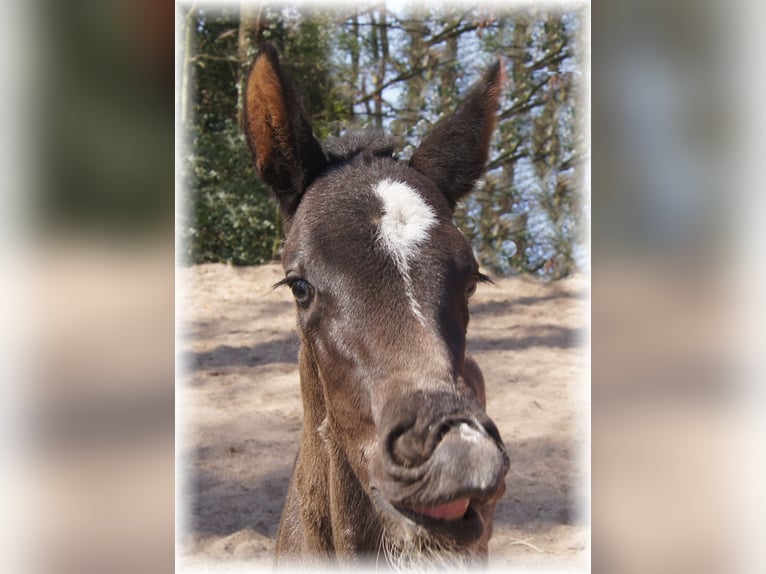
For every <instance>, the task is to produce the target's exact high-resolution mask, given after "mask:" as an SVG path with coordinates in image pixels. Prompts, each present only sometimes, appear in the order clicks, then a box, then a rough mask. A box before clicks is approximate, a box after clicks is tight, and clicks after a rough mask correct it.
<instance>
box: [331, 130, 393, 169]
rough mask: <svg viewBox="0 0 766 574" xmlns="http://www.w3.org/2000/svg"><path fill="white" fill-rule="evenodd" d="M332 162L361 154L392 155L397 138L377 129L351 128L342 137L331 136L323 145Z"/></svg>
mask: <svg viewBox="0 0 766 574" xmlns="http://www.w3.org/2000/svg"><path fill="white" fill-rule="evenodd" d="M322 147H323V148H324V151H325V154H326V155H327V159H328V160H329V162H330V163H336V162H345V161H348V160H351V159H353V158H354V157H356V156H357V155H360V154H364V153H367V154H371V155H373V156H376V157H392V156H393V155H394V151H395V150H396V148H397V147H398V143H397V140H396V138H394V137H392V136H389V135H387V134H385V133H383V132H382V131H380V130H377V129H364V130H349V131H347V132H346V133H345V134H344V135H342V136H340V137H334V136H330V137H328V138H327V139H325V140H324V144H323V146H322Z"/></svg>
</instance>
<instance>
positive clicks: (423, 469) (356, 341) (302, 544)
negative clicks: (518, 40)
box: [246, 44, 508, 567]
mask: <svg viewBox="0 0 766 574" xmlns="http://www.w3.org/2000/svg"><path fill="white" fill-rule="evenodd" d="M503 77H504V74H503V70H502V67H501V65H500V63H499V62H496V63H495V64H493V65H492V66H491V67H490V68H489V70H488V71H487V72H486V74H485V75H484V77H483V79H482V80H481V81H480V82H479V83H478V84H477V85H476V86H475V87H474V88H473V89H472V91H471V92H470V94H469V95H468V96H467V98H466V99H465V101H464V102H463V104H462V105H461V106H460V107H459V108H458V109H457V111H456V112H455V113H454V114H453V115H452V116H451V117H449V118H447V119H444V120H442V121H441V122H439V123H438V124H436V126H434V128H433V130H432V131H431V133H430V135H429V136H428V137H426V138H425V139H424V141H423V142H422V143H421V144H420V147H419V148H418V149H417V150H416V151H415V152H414V154H413V155H412V159H411V160H410V161H409V162H403V161H399V160H397V159H396V158H395V157H394V155H393V146H392V144H391V142H390V141H389V140H388V139H387V138H385V137H383V136H381V135H380V134H378V133H365V132H361V133H357V134H355V135H351V136H346V137H344V138H340V139H336V140H333V141H330V142H326V143H325V146H324V147H323V146H322V145H320V143H319V142H318V141H317V140H316V139H315V138H314V136H313V133H312V129H311V125H310V124H309V121H308V118H307V117H306V114H305V112H304V111H303V108H302V106H301V103H300V99H299V97H298V94H297V93H296V92H295V91H294V89H293V88H292V85H291V82H290V81H289V79H288V78H287V77H286V75H285V73H284V71H283V70H282V68H281V67H280V64H279V60H278V55H277V52H276V49H275V48H274V47H273V46H271V45H270V44H266V45H264V46H263V47H262V49H261V51H260V53H259V54H258V56H257V58H256V60H255V62H254V64H253V67H252V70H251V72H250V76H249V78H248V81H247V88H246V123H247V138H248V141H249V144H250V148H251V150H252V152H253V155H254V158H255V164H256V167H257V171H258V174H259V176H260V177H261V178H262V179H263V180H264V181H265V182H266V183H267V184H268V185H269V186H270V187H271V189H272V190H273V191H274V194H275V195H276V198H277V200H278V202H279V205H280V208H281V212H282V215H283V220H284V222H285V230H286V236H287V237H286V242H285V245H284V252H283V256H282V260H283V265H284V269H285V279H284V280H282V281H281V282H280V284H282V285H287V286H289V287H290V289H291V290H292V293H293V295H294V297H295V302H296V305H297V314H298V331H299V334H300V341H301V347H300V375H301V393H302V398H303V410H304V415H303V432H302V436H301V444H300V451H299V453H298V457H297V460H296V463H295V469H294V472H293V476H292V480H291V482H290V487H289V491H288V494H287V501H286V504H285V508H284V513H283V515H282V521H281V524H280V527H279V534H278V540H277V561H278V563H285V562H292V561H300V562H303V563H311V562H319V563H322V562H326V561H332V562H334V563H336V564H358V563H360V561H363V560H364V559H365V558H371V559H373V560H374V559H378V560H382V558H383V557H385V558H386V560H387V561H388V562H389V563H390V564H391V565H393V566H395V567H398V566H413V565H415V564H417V563H421V562H422V563H429V562H430V563H432V564H433V563H438V564H441V563H449V564H457V563H467V564H470V563H474V562H477V561H478V562H485V561H486V555H487V543H488V540H489V537H490V535H491V532H492V516H493V514H494V507H495V504H496V503H497V500H498V499H499V498H500V496H501V495H502V494H503V492H504V490H505V474H506V472H507V471H508V457H507V455H506V452H505V448H504V446H503V442H502V440H501V438H500V434H499V433H498V430H497V428H496V427H495V425H494V424H493V422H492V421H491V420H490V419H489V417H488V416H487V414H486V412H485V395H484V381H483V378H482V376H481V371H480V370H479V368H478V366H477V365H476V363H475V362H474V361H473V360H472V359H470V357H468V356H467V355H466V351H465V337H466V328H467V326H468V299H469V297H470V296H471V294H472V293H473V292H474V290H475V289H476V285H477V282H480V281H482V280H485V279H486V278H485V277H484V276H483V275H481V274H480V273H479V268H478V264H477V263H476V260H475V259H474V256H473V252H472V250H471V246H470V245H469V243H468V241H467V240H466V239H465V238H464V237H463V236H462V234H461V233H460V232H459V231H458V229H457V228H456V227H455V225H454V224H453V223H452V215H453V210H454V208H455V204H456V203H457V202H458V201H459V200H460V199H461V198H462V197H464V196H465V195H467V194H468V193H469V192H470V191H471V189H472V187H473V185H474V183H475V182H476V180H477V179H478V178H479V177H480V176H481V174H482V173H483V171H484V165H485V163H486V160H487V156H488V150H489V143H490V138H491V135H492V132H493V129H494V126H495V116H496V111H497V106H498V97H499V93H500V89H501V84H502V81H503Z"/></svg>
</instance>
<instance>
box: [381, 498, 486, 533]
mask: <svg viewBox="0 0 766 574" xmlns="http://www.w3.org/2000/svg"><path fill="white" fill-rule="evenodd" d="M371 494H372V496H371V498H372V501H373V503H374V505H375V507H376V508H377V509H378V512H379V513H380V514H381V517H382V518H383V522H384V524H385V526H386V530H387V531H388V532H389V534H393V535H394V537H395V538H399V539H402V540H405V539H413V538H420V539H423V538H432V539H438V540H440V541H444V542H449V543H450V544H452V545H454V546H460V547H468V546H470V545H472V544H473V543H475V542H476V541H478V540H479V539H480V538H481V536H482V534H484V529H485V524H484V520H483V519H482V514H481V512H480V508H481V506H482V505H483V504H485V503H483V502H481V501H479V500H476V499H471V498H467V497H463V498H457V499H455V500H452V501H449V502H444V503H439V504H426V505H419V506H404V505H401V504H396V505H395V504H393V503H391V502H390V501H388V500H387V499H386V498H385V497H384V496H383V494H382V493H381V492H380V491H379V490H378V489H376V488H374V487H373V488H372V489H371Z"/></svg>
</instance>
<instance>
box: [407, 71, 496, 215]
mask: <svg viewBox="0 0 766 574" xmlns="http://www.w3.org/2000/svg"><path fill="white" fill-rule="evenodd" d="M504 81H505V71H504V70H503V65H502V63H501V61H500V60H499V59H498V60H497V61H496V62H495V63H494V64H492V66H490V68H489V69H488V70H487V72H486V73H485V74H484V77H483V78H482V79H481V80H480V81H479V82H478V83H477V84H476V85H475V86H474V87H473V88H472V89H471V91H470V92H469V93H468V96H467V97H466V99H465V100H464V101H463V103H462V104H460V106H459V107H458V109H457V110H456V111H455V113H454V114H452V115H451V116H449V117H447V118H444V119H442V120H440V121H439V122H437V124H436V125H435V126H434V128H433V130H431V133H430V134H429V135H428V136H426V138H425V139H424V140H423V141H422V142H421V144H420V146H419V147H418V149H417V150H415V153H414V154H412V159H410V167H413V168H414V169H416V170H417V171H419V172H420V173H422V174H424V175H426V176H428V177H429V178H431V180H433V181H434V182H435V183H436V186H437V187H438V188H439V190H440V191H441V192H442V193H443V194H444V195H445V196H446V197H447V199H448V200H449V202H450V205H451V206H452V208H453V209H454V207H455V204H456V203H457V202H458V201H460V199H462V198H463V197H465V196H466V195H468V193H469V192H470V191H471V190H472V189H473V185H474V184H475V183H476V180H477V179H479V178H480V177H481V176H482V174H483V173H484V167H485V165H486V163H487V158H488V157H489V145H490V140H491V139H492V133H493V132H494V130H495V123H496V122H497V108H498V100H499V99H500V92H501V90H502V85H503V82H504Z"/></svg>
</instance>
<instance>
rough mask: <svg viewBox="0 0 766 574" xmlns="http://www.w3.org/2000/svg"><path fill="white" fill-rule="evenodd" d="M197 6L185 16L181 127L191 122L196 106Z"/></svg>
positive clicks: (191, 8) (194, 5) (190, 8)
mask: <svg viewBox="0 0 766 574" xmlns="http://www.w3.org/2000/svg"><path fill="white" fill-rule="evenodd" d="M196 11H197V8H196V4H192V5H191V6H190V7H189V10H188V12H186V15H185V16H184V26H185V30H184V44H185V45H184V56H183V67H182V72H181V73H182V76H181V125H188V123H189V122H190V121H191V116H192V106H193V105H194V95H193V92H192V90H193V89H194V83H193V82H192V75H193V74H194V55H195V53H196V51H197V46H196V44H197V41H196V40H197V17H196Z"/></svg>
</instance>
